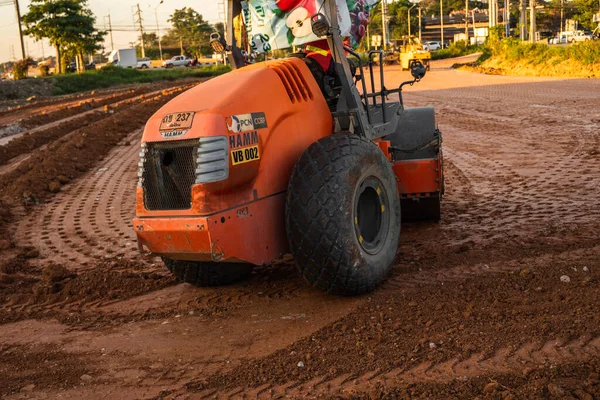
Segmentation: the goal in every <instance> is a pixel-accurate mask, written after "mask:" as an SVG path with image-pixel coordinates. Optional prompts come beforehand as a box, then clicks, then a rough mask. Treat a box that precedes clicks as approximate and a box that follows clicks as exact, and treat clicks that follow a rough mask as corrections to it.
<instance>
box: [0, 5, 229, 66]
mask: <svg viewBox="0 0 600 400" xmlns="http://www.w3.org/2000/svg"><path fill="white" fill-rule="evenodd" d="M159 2H160V0H139V1H138V0H88V6H89V8H90V9H91V10H92V12H93V13H94V15H95V16H96V25H97V27H98V28H100V29H103V30H104V29H105V28H104V20H105V17H107V16H108V15H109V14H110V19H111V23H112V26H113V41H114V45H115V49H121V48H128V47H131V46H130V44H129V42H133V41H137V37H139V32H137V33H136V32H134V31H133V30H134V24H133V11H134V8H135V9H137V7H136V6H137V4H139V5H140V10H141V11H142V20H143V22H142V24H143V26H144V31H145V32H146V31H148V32H156V16H155V13H154V8H155V7H156V6H158V8H157V10H156V14H157V16H158V26H159V29H160V30H161V35H162V34H164V31H165V30H166V28H168V27H169V26H170V24H169V23H168V22H167V20H168V19H169V16H170V15H171V14H173V11H174V10H175V9H178V8H183V7H191V8H193V9H194V10H196V11H198V12H199V13H200V14H202V15H203V16H204V19H205V20H208V21H209V22H211V23H215V22H218V21H219V3H220V2H221V0H195V1H189V0H164V1H163V3H162V4H160V5H159ZM5 3H7V2H6V1H2V2H0V62H5V61H9V60H11V59H12V54H13V53H12V47H13V46H14V56H15V57H16V58H18V59H20V58H21V45H20V44H19V29H18V27H17V16H16V11H15V7H14V5H2V4H5ZM29 4H30V0H20V1H19V7H20V8H21V14H25V13H26V12H27V9H28V8H29ZM106 19H107V18H106ZM104 40H105V45H104V46H105V48H106V49H107V50H110V37H109V35H107V36H106V37H105V39H104ZM27 48H29V55H30V56H32V57H34V58H37V57H41V56H42V55H44V56H46V57H47V56H49V55H55V50H54V49H53V48H51V47H50V44H49V43H48V42H47V41H41V42H36V41H34V40H33V39H32V38H30V37H27V36H25V52H27Z"/></svg>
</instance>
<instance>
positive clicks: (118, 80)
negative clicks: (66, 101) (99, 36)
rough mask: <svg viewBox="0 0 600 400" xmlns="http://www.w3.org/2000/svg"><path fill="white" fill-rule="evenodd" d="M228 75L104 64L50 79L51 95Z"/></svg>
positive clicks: (215, 70) (209, 70) (207, 70)
mask: <svg viewBox="0 0 600 400" xmlns="http://www.w3.org/2000/svg"><path fill="white" fill-rule="evenodd" d="M228 71H230V68H229V67H224V66H217V67H204V68H174V69H168V70H167V69H161V70H154V69H153V70H145V71H141V70H138V69H134V68H122V67H116V66H114V65H112V64H107V65H105V66H103V67H102V68H100V69H98V70H92V71H85V72H83V73H81V74H66V75H58V76H55V77H53V78H52V81H53V84H54V86H55V87H56V88H57V90H56V92H55V94H57V95H60V94H69V93H76V92H83V91H87V90H94V89H100V88H109V87H113V86H119V85H128V84H136V83H149V82H157V81H174V80H177V79H184V78H204V77H211V76H217V75H221V74H224V73H225V72H228Z"/></svg>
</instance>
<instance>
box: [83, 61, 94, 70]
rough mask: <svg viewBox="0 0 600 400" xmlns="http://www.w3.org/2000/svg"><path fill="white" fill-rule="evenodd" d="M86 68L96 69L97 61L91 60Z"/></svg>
mask: <svg viewBox="0 0 600 400" xmlns="http://www.w3.org/2000/svg"><path fill="white" fill-rule="evenodd" d="M85 69H86V70H95V69H96V63H95V62H93V61H92V62H91V63H89V64H88V65H86V66H85Z"/></svg>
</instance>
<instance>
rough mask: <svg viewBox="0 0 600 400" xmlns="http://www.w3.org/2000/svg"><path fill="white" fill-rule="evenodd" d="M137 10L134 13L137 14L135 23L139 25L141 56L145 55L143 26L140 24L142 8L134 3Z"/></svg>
mask: <svg viewBox="0 0 600 400" xmlns="http://www.w3.org/2000/svg"><path fill="white" fill-rule="evenodd" d="M136 8H137V11H136V12H135V14H136V15H137V18H138V19H137V21H136V23H137V24H139V25H140V44H141V46H142V58H145V57H146V49H145V48H144V26H143V25H142V10H140V4H139V3H138V4H137V5H136Z"/></svg>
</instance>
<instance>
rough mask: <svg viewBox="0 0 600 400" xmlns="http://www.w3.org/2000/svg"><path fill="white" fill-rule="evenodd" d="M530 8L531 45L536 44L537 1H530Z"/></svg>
mask: <svg viewBox="0 0 600 400" xmlns="http://www.w3.org/2000/svg"><path fill="white" fill-rule="evenodd" d="M529 7H531V10H530V14H529V20H530V21H529V41H530V42H531V43H535V29H536V27H535V25H536V24H535V7H536V2H535V0H530V1H529Z"/></svg>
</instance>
